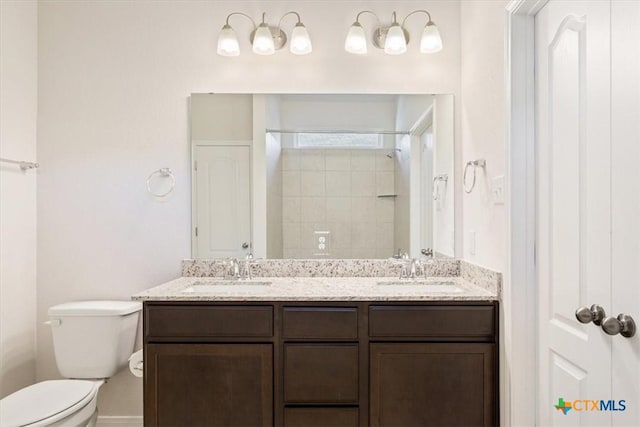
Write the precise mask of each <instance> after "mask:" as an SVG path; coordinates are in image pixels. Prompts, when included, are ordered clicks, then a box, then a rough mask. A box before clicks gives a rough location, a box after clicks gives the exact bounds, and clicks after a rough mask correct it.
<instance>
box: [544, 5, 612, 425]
mask: <svg viewBox="0 0 640 427" xmlns="http://www.w3.org/2000/svg"><path fill="white" fill-rule="evenodd" d="M535 25H536V28H535V29H536V134H537V141H536V142H537V144H536V145H537V162H538V173H537V175H538V176H537V192H538V194H537V198H538V207H537V209H538V212H537V216H538V232H537V233H538V234H537V248H536V252H537V267H538V288H539V310H540V317H539V343H540V347H539V399H538V414H539V423H540V425H594V426H605V425H609V424H610V422H611V413H608V412H586V411H579V410H575V409H574V410H569V411H568V412H567V413H566V414H565V413H564V411H562V410H559V409H557V408H555V405H557V404H558V401H559V399H560V398H562V399H563V400H564V401H573V400H578V399H609V396H610V394H611V385H610V366H611V361H610V357H611V355H610V344H609V342H610V338H609V337H607V336H606V335H605V334H603V332H602V331H601V330H600V328H599V327H597V326H595V325H593V324H588V325H583V324H580V323H578V322H577V321H576V319H575V314H574V313H575V310H576V309H577V308H578V307H580V306H590V305H591V304H594V303H597V304H600V305H602V306H603V307H604V308H605V309H609V308H610V307H611V304H610V302H611V301H610V292H611V278H610V269H611V236H610V223H611V213H610V201H611V197H610V185H611V179H610V175H611V158H610V148H611V144H610V100H609V83H610V66H609V53H608V52H609V50H608V49H609V35H610V32H609V5H608V3H607V2H604V1H598V2H592V1H572V2H561V1H551V2H549V3H548V4H547V5H546V6H544V7H543V8H542V10H541V11H540V12H539V13H538V15H537V16H536V22H535Z"/></svg>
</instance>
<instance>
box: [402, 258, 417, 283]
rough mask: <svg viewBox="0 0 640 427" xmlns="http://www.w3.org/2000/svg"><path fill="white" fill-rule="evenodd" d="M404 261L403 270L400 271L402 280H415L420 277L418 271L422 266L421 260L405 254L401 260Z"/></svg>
mask: <svg viewBox="0 0 640 427" xmlns="http://www.w3.org/2000/svg"><path fill="white" fill-rule="evenodd" d="M400 259H401V260H402V269H401V270H400V278H401V279H415V278H417V277H418V275H417V270H418V268H419V266H420V260H418V259H416V258H410V257H409V254H408V253H406V252H404V253H403V254H402V256H401V258H400Z"/></svg>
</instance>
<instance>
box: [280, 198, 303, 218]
mask: <svg viewBox="0 0 640 427" xmlns="http://www.w3.org/2000/svg"><path fill="white" fill-rule="evenodd" d="M282 221H283V222H300V197H283V198H282Z"/></svg>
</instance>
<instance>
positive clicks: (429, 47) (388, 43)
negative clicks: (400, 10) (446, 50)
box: [344, 9, 442, 55]
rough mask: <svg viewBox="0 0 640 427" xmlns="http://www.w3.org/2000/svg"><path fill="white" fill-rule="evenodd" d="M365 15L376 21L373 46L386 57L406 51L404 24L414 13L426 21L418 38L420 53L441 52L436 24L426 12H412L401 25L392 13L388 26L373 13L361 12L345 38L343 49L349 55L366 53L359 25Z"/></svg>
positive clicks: (364, 38) (407, 34) (368, 11)
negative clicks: (381, 50) (420, 15)
mask: <svg viewBox="0 0 640 427" xmlns="http://www.w3.org/2000/svg"><path fill="white" fill-rule="evenodd" d="M366 13H369V14H372V15H373V16H375V18H376V20H377V21H378V27H377V28H376V29H375V31H374V32H373V45H374V46H375V47H377V48H378V49H384V53H386V54H388V55H400V54H403V53H405V52H406V51H407V44H409V32H408V31H407V30H406V28H405V26H404V24H405V22H407V19H408V18H409V17H410V16H411V15H413V14H416V13H424V14H426V15H427V19H428V21H427V24H426V25H425V27H424V30H423V31H422V37H421V38H420V52H422V53H436V52H439V51H441V50H442V39H441V38H440V32H439V31H438V27H436V24H435V23H434V22H433V21H432V20H431V14H430V13H429V12H427V11H426V10H423V9H420V10H414V11H413V12H411V13H409V14H408V15H407V16H406V17H405V18H404V19H403V20H402V24H400V23H398V21H397V19H396V12H393V14H392V15H391V17H392V22H391V25H389V26H385V25H383V24H382V22H381V21H380V18H378V15H377V14H376V13H375V12H373V11H371V10H363V11H362V12H359V13H358V15H357V16H356V21H355V22H354V23H353V24H352V25H351V27H350V28H349V32H348V33H347V38H346V40H345V42H344V49H345V50H346V51H347V52H349V53H354V54H358V55H363V54H365V53H367V39H366V36H365V33H364V29H363V28H362V24H360V16H361V15H363V14H366Z"/></svg>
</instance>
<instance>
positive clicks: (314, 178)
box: [300, 171, 325, 197]
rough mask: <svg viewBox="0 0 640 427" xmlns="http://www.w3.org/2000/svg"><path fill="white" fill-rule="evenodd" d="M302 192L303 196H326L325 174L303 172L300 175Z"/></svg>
mask: <svg viewBox="0 0 640 427" xmlns="http://www.w3.org/2000/svg"><path fill="white" fill-rule="evenodd" d="M300 176H301V179H300V191H301V194H302V195H303V196H307V197H313V196H324V195H325V185H324V178H325V173H324V172H307V171H303V172H301V174H300Z"/></svg>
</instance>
